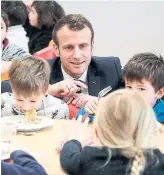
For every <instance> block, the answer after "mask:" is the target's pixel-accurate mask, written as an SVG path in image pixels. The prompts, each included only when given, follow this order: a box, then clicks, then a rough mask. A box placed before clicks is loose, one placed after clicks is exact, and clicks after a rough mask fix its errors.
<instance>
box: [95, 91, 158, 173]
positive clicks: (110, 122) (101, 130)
mask: <svg viewBox="0 0 164 175" xmlns="http://www.w3.org/2000/svg"><path fill="white" fill-rule="evenodd" d="M155 121H156V119H155V115H154V112H153V110H152V107H151V106H150V104H148V103H147V102H146V101H145V100H144V99H143V98H142V96H141V95H140V93H139V92H133V91H130V90H127V89H124V90H118V91H115V92H113V93H111V94H109V95H108V96H106V97H104V99H102V100H101V102H100V105H99V107H98V110H97V113H96V117H95V121H94V125H95V128H96V129H97V136H98V138H97V140H98V141H99V143H100V144H101V145H102V146H107V147H109V148H119V149H120V150H121V153H122V154H123V155H124V156H126V157H128V158H134V161H133V163H132V166H131V175H133V174H140V172H141V171H142V170H143V169H144V164H145V159H144V156H143V151H142V150H143V148H149V147H150V140H151V137H152V135H153V134H154V132H155ZM109 153H110V154H112V152H111V151H110V149H109Z"/></svg>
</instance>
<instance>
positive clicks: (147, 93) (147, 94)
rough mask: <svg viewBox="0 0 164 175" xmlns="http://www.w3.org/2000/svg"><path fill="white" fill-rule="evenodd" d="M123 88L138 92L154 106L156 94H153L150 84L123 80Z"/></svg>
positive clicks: (145, 81)
mask: <svg viewBox="0 0 164 175" xmlns="http://www.w3.org/2000/svg"><path fill="white" fill-rule="evenodd" d="M125 87H126V88H128V89H132V90H138V91H140V92H141V93H142V95H143V97H144V98H145V99H146V100H147V101H148V102H149V103H150V104H151V105H152V106H154V105H155V103H156V100H157V98H158V96H157V93H158V92H157V93H156V92H155V89H154V87H153V86H152V84H151V83H150V82H149V81H147V80H145V79H143V80H142V81H141V82H137V81H133V82H130V81H127V80H126V79H125Z"/></svg>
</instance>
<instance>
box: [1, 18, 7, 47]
mask: <svg viewBox="0 0 164 175" xmlns="http://www.w3.org/2000/svg"><path fill="white" fill-rule="evenodd" d="M6 34H7V30H6V24H5V23H4V21H3V19H2V18H1V44H2V42H3V40H4V39H5V38H6Z"/></svg>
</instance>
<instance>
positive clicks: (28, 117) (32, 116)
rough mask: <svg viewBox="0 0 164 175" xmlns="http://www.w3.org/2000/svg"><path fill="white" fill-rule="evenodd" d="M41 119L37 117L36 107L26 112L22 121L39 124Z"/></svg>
mask: <svg viewBox="0 0 164 175" xmlns="http://www.w3.org/2000/svg"><path fill="white" fill-rule="evenodd" d="M40 122H41V120H40V119H39V117H38V115H37V112H36V109H32V110H29V111H27V112H26V114H25V119H24V123H26V124H39V123H40Z"/></svg>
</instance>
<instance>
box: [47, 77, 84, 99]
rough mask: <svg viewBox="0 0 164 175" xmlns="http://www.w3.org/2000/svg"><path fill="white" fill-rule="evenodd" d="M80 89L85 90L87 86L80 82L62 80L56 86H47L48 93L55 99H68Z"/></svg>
mask: <svg viewBox="0 0 164 175" xmlns="http://www.w3.org/2000/svg"><path fill="white" fill-rule="evenodd" d="M81 89H87V86H86V85H85V84H84V83H82V82H80V81H75V80H63V81H60V82H58V83H56V84H53V85H49V88H48V92H49V94H51V95H53V96H56V97H69V96H72V95H73V94H75V93H76V92H78V91H80V90H81Z"/></svg>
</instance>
